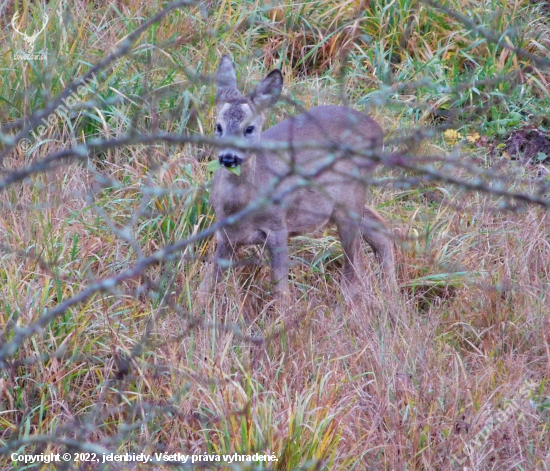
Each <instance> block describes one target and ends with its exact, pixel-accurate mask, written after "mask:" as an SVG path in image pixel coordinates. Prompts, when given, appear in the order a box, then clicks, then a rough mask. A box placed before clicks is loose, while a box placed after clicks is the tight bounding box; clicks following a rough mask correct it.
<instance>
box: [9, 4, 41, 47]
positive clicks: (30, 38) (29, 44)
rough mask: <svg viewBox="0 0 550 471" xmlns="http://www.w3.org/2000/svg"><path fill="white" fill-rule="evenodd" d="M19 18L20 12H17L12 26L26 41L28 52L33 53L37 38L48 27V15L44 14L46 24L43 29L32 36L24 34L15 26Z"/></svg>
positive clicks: (12, 20)
mask: <svg viewBox="0 0 550 471" xmlns="http://www.w3.org/2000/svg"><path fill="white" fill-rule="evenodd" d="M18 17H19V12H18V11H16V12H15V15H13V18H12V19H11V25H12V26H13V29H14V30H15V31H16V32H17V33H19V34H20V35H21V36H23V40H24V41H25V44H26V48H27V52H28V53H31V52H33V50H34V43H35V42H36V38H38V35H39V34H40V33H41V32H42V31H44V29H46V25H47V24H48V15H46V13H44V24H43V26H42V29H41V30H40V31H35V32H34V33H33V34H32V36H29V35H27V34H26V33H23V32H21V31H19V30H18V29H17V26H15V22H16V21H17V18H18Z"/></svg>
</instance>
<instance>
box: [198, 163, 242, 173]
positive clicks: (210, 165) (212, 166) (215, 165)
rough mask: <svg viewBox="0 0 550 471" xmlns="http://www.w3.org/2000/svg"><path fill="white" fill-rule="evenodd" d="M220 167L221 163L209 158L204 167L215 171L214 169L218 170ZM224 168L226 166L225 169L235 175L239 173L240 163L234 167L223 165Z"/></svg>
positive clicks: (221, 166)
mask: <svg viewBox="0 0 550 471" xmlns="http://www.w3.org/2000/svg"><path fill="white" fill-rule="evenodd" d="M220 168H223V165H222V164H220V162H219V160H211V161H210V162H208V166H207V167H206V169H207V170H208V171H209V172H215V171H216V170H219V169H220ZM225 168H227V170H229V171H230V172H233V173H234V174H235V175H240V174H241V166H240V165H237V166H236V167H225Z"/></svg>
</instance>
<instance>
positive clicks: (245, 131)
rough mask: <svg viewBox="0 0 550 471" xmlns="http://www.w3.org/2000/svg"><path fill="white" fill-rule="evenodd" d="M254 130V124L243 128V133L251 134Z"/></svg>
mask: <svg viewBox="0 0 550 471" xmlns="http://www.w3.org/2000/svg"><path fill="white" fill-rule="evenodd" d="M253 132H254V126H248V127H247V128H246V129H245V130H244V133H245V134H252V133H253Z"/></svg>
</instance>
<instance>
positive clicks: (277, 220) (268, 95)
mask: <svg viewBox="0 0 550 471" xmlns="http://www.w3.org/2000/svg"><path fill="white" fill-rule="evenodd" d="M282 84H283V78H282V75H281V72H280V71H279V70H273V71H272V72H270V73H269V74H268V75H267V76H266V77H265V78H264V79H263V80H262V81H261V82H260V83H259V84H258V86H257V87H256V90H255V91H254V92H253V93H252V94H251V95H249V96H243V95H241V93H240V92H239V91H238V89H237V77H236V74H235V69H234V67H233V63H232V62H231V59H230V58H229V57H228V56H223V57H222V59H221V61H220V64H219V67H218V71H217V73H216V106H217V110H218V120H217V124H216V136H218V137H222V136H223V137H240V138H242V137H244V138H245V139H246V140H248V141H250V142H251V143H254V144H257V143H258V142H259V141H260V135H261V140H262V142H264V141H272V142H276V143H277V142H278V143H286V144H289V145H290V146H291V151H288V152H285V155H280V153H276V152H274V151H265V150H264V151H261V152H251V151H249V150H240V149H237V148H231V147H224V148H221V149H220V150H219V154H218V160H219V163H220V164H221V165H222V168H221V169H220V170H218V171H216V172H215V174H214V180H213V183H212V189H211V193H210V204H211V205H212V207H213V208H214V212H215V214H216V218H217V219H218V220H222V219H224V218H226V217H228V216H230V215H232V214H234V213H236V212H238V211H240V210H242V209H244V208H246V207H247V206H248V205H249V204H250V203H251V202H253V201H254V200H256V199H257V198H258V197H260V196H261V195H262V194H264V195H265V189H267V188H269V187H270V185H271V186H272V188H273V182H274V181H276V178H277V177H279V178H281V177H283V178H281V180H280V181H279V183H278V185H276V191H275V196H277V195H278V198H277V197H276V198H274V200H272V201H275V202H272V203H270V204H268V205H267V206H264V207H263V208H261V209H260V210H259V211H257V212H255V213H253V214H251V215H249V216H247V217H245V218H243V219H240V220H238V221H237V222H235V223H233V224H231V225H228V226H225V227H224V228H223V229H221V230H219V231H218V232H217V234H216V238H217V251H216V256H215V261H214V264H213V265H214V266H213V268H212V270H211V272H209V274H208V275H207V277H206V280H205V282H204V284H203V287H202V288H201V289H202V295H203V300H204V299H205V296H206V295H207V294H208V292H209V291H210V289H211V288H212V285H213V284H214V285H215V283H216V282H217V281H218V279H219V278H220V274H221V272H222V267H221V266H220V264H219V263H218V262H219V261H220V259H231V258H232V257H233V255H234V251H235V249H236V248H237V247H238V246H241V245H250V244H265V246H267V248H268V249H269V252H270V255H271V268H272V279H273V282H274V287H275V292H276V293H277V297H278V298H279V301H283V300H284V302H288V296H289V293H288V246H287V238H288V237H292V236H296V235H300V234H304V233H309V232H313V231H315V230H316V229H320V228H321V227H323V226H324V225H325V224H327V223H328V222H333V223H335V224H336V226H337V228H338V234H339V236H340V241H341V243H342V248H343V251H344V254H345V262H344V268H343V275H344V278H345V284H346V285H349V286H350V287H353V285H354V282H355V281H356V273H355V269H354V264H355V262H356V259H357V256H358V250H359V248H360V236H361V235H362V236H363V237H364V238H365V239H366V241H367V242H368V243H369V244H370V246H371V247H372V249H373V251H374V253H375V254H376V256H377V259H378V261H379V263H380V264H381V266H382V268H383V271H384V272H385V275H386V279H387V282H388V284H389V286H390V287H392V288H393V289H395V288H396V286H397V284H396V278H395V269H394V252H393V240H392V238H391V236H390V235H389V233H388V231H387V229H386V227H385V224H384V220H383V219H382V217H381V216H380V215H379V214H378V213H377V212H376V211H374V210H373V209H371V208H366V207H365V200H366V190H365V185H364V183H362V182H361V181H360V179H361V177H365V175H368V173H369V170H372V168H373V167H374V164H373V162H371V160H370V159H368V158H367V157H360V156H357V155H355V156H353V157H352V156H350V155H349V154H350V152H347V153H346V152H345V151H344V152H343V151H339V150H338V149H337V148H336V147H334V146H335V144H336V145H338V144H339V145H340V146H342V145H343V144H344V143H345V145H346V146H347V148H348V149H351V147H350V146H353V148H354V149H358V150H362V151H365V150H372V152H373V153H376V152H379V151H380V150H381V149H382V141H383V132H382V129H381V128H380V126H379V125H378V124H377V123H376V121H374V120H373V119H372V118H369V117H368V116H365V115H363V114H361V113H359V112H357V111H354V110H352V109H350V108H346V107H343V106H317V107H315V108H312V109H311V110H309V111H307V112H306V113H303V114H300V115H298V116H295V117H293V118H289V119H287V120H285V121H283V122H281V123H279V124H276V125H275V126H273V127H271V128H269V129H267V130H266V131H265V132H263V133H262V124H263V114H264V112H265V111H266V109H267V108H269V107H270V106H272V105H274V104H275V103H276V102H277V100H278V98H279V95H280V93H281V89H282ZM304 142H308V143H312V142H316V143H320V144H321V146H322V145H323V144H324V143H325V144H327V146H328V147H329V148H330V149H335V148H336V151H335V150H332V151H331V150H327V149H322V148H321V146H320V147H319V148H317V149H312V148H308V149H305V148H304V146H303V145H302V148H301V149H300V144H303V143H304ZM292 145H297V148H296V149H292ZM331 145H332V147H330V146H331ZM331 155H332V158H333V159H334V160H333V163H332V165H330V161H329V165H326V163H327V158H329V159H330V158H331ZM323 163H324V164H325V167H323V169H324V170H321V165H322V164H323ZM239 165H240V166H241V173H240V175H237V174H236V173H234V172H231V171H229V168H232V167H236V166H239ZM223 167H227V168H223ZM292 169H299V172H301V174H302V175H304V174H305V173H307V174H309V175H311V174H315V172H316V171H317V174H315V175H314V176H313V178H312V179H311V181H310V182H309V184H308V185H303V181H304V179H303V178H302V177H300V175H299V174H298V170H297V171H296V173H294V174H292V172H291V170H292ZM300 182H302V185H301V186H300ZM281 298H282V299H281Z"/></svg>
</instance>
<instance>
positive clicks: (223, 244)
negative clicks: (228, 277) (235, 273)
mask: <svg viewBox="0 0 550 471" xmlns="http://www.w3.org/2000/svg"><path fill="white" fill-rule="evenodd" d="M216 239H217V246H216V254H215V255H214V259H213V260H212V262H211V265H212V266H211V267H209V269H208V272H207V273H206V276H205V277H204V280H203V282H202V284H201V287H200V288H199V296H198V297H199V302H200V304H201V305H202V306H205V305H206V304H207V301H208V298H209V296H210V295H211V292H213V291H214V290H215V289H216V286H217V284H218V281H220V278H221V277H222V275H223V272H224V270H225V267H223V266H222V264H223V265H225V264H224V263H223V261H226V260H232V259H233V258H234V254H235V252H234V250H233V247H232V246H231V244H230V243H229V241H228V240H227V239H226V238H225V237H223V236H222V235H221V234H219V233H217V234H216ZM220 262H221V263H220Z"/></svg>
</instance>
